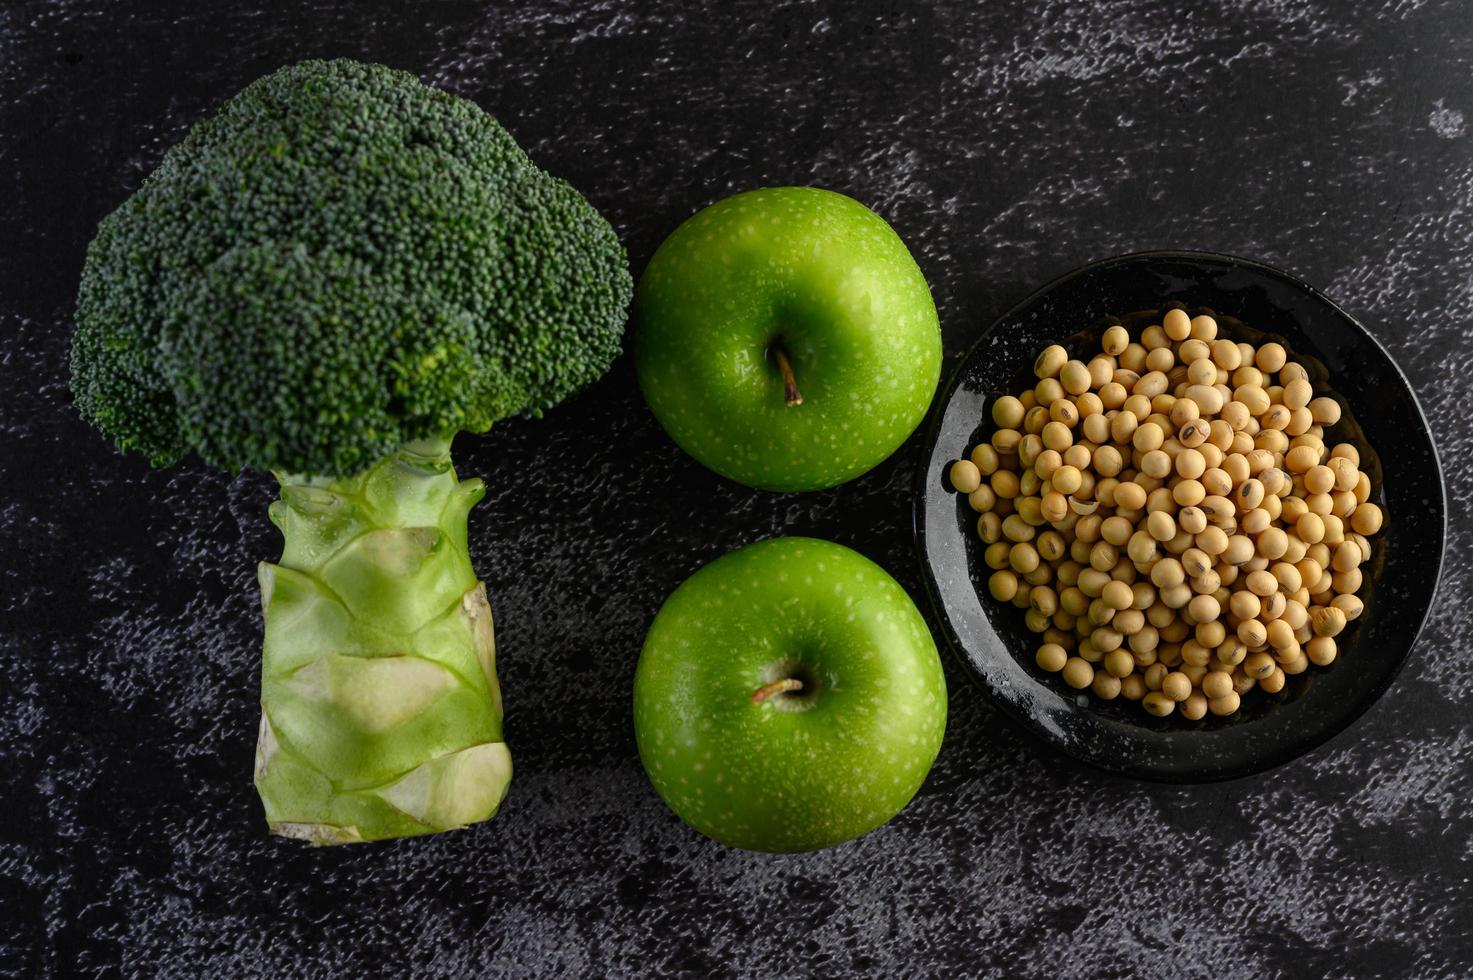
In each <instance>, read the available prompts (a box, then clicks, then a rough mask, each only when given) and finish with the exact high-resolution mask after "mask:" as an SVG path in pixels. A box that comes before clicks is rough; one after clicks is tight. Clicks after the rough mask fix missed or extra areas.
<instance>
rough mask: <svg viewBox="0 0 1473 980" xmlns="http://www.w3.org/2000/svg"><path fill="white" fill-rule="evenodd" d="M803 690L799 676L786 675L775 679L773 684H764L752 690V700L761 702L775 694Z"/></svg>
mask: <svg viewBox="0 0 1473 980" xmlns="http://www.w3.org/2000/svg"><path fill="white" fill-rule="evenodd" d="M801 690H803V682H802V681H800V680H798V678H796V677H784V678H783V679H782V680H780V681H773V682H772V683H771V684H763V685H762V686H761V687H759V688H757V690H755V691H753V692H752V700H753V701H754V702H756V703H758V704H761V703H762V702H763V701H766V700H767V699H768V698H770V697H772V696H773V695H774V694H786V693H787V692H789V691H801Z"/></svg>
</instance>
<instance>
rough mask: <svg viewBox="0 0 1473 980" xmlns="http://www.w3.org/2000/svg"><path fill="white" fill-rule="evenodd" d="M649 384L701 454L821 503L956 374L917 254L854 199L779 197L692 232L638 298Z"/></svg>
mask: <svg viewBox="0 0 1473 980" xmlns="http://www.w3.org/2000/svg"><path fill="white" fill-rule="evenodd" d="M635 321H636V328H635V363H636V368H637V370H638V372H639V384H640V387H641V388H643V389H644V395H645V398H646V399H647V400H648V401H649V404H650V408H651V409H652V410H653V411H654V413H655V417H656V418H657V419H659V420H660V424H661V425H663V426H664V427H665V430H666V431H667V432H669V433H670V436H671V438H673V439H674V440H675V441H676V442H677V443H678V444H679V445H680V446H681V448H683V449H684V450H685V451H686V452H688V453H690V454H691V455H692V456H694V457H695V458H696V459H698V460H700V461H701V462H702V463H704V464H706V465H707V466H709V467H710V468H711V469H713V470H715V471H716V472H717V473H720V474H721V475H722V476H725V477H729V478H730V479H733V480H736V481H737V482H739V483H745V484H747V485H748V486H754V487H761V488H763V489H767V490H820V489H823V488H824V487H831V486H834V485H835V484H838V483H843V482H844V481H845V480H851V479H853V478H854V477H856V476H859V475H860V474H861V473H864V472H866V471H868V470H870V469H872V468H873V467H874V466H875V464H877V463H879V462H880V461H881V460H883V459H884V458H885V457H887V456H889V455H890V454H891V453H892V452H894V451H895V449H896V447H898V446H899V445H900V444H901V443H902V442H904V441H905V439H906V437H907V436H909V435H910V434H911V432H912V431H914V429H915V427H916V425H917V424H919V422H920V421H921V419H922V418H923V417H924V416H925V414H926V409H927V407H928V406H929V405H930V403H931V396H932V395H933V394H934V393H935V391H936V381H937V378H938V376H939V374H940V371H941V329H940V325H939V324H938V322H937V319H936V305H935V303H933V302H932V300H931V291H930V289H929V288H928V287H927V285H926V279H925V277H924V276H923V275H921V270H920V269H919V268H918V267H917V266H916V264H915V260H914V259H912V258H911V256H910V252H908V251H907V250H906V248H905V243H904V242H902V241H901V240H900V237H899V236H898V235H896V234H895V232H894V230H893V229H891V227H890V226H889V225H887V224H886V223H885V221H884V219H883V218H881V217H880V216H879V215H877V214H875V213H874V212H873V211H871V210H870V209H869V208H866V207H865V206H864V205H862V204H860V203H859V202H858V201H855V200H853V199H851V198H848V197H845V196H844V195H842V194H835V193H834V192H832V191H825V190H819V189H818V188H814V187H772V188H766V189H763V190H755V191H749V192H747V193H745V194H738V195H736V196H735V197H729V198H727V199H726V200H724V201H720V202H718V203H716V204H713V205H711V206H710V207H708V208H706V209H705V210H703V211H700V212H699V213H697V214H696V215H695V216H694V217H692V218H690V219H689V220H687V221H686V222H685V223H684V224H682V225H681V226H680V227H679V228H677V229H675V232H674V233H673V234H672V235H671V236H670V237H669V238H667V239H666V240H665V242H664V244H663V245H661V246H660V248H659V249H658V250H657V251H656V252H655V256H654V258H653V259H651V260H650V264H649V266H648V268H646V269H645V271H644V275H643V276H642V277H641V279H640V283H639V289H638V291H637V293H636V296H635Z"/></svg>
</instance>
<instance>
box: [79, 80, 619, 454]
mask: <svg viewBox="0 0 1473 980" xmlns="http://www.w3.org/2000/svg"><path fill="white" fill-rule="evenodd" d="M631 289H632V284H631V281H630V277H629V270H628V265H627V263H626V260H625V257H624V251H623V248H622V247H621V246H620V244H619V241H618V239H617V237H616V236H615V235H614V232H613V229H612V228H610V227H609V225H608V223H607V222H606V221H604V219H603V218H602V217H600V216H599V214H598V212H596V211H595V210H594V209H593V207H592V206H591V205H590V204H589V203H588V202H587V201H585V200H584V199H583V197H582V196H581V195H579V194H578V192H577V191H575V190H573V189H572V188H571V187H569V186H568V185H567V184H566V183H564V182H562V181H560V180H557V179H555V178H552V177H550V176H548V175H547V174H545V173H543V172H542V171H540V170H538V169H537V167H536V166H535V165H534V164H533V163H532V162H531V161H530V160H529V159H528V158H527V156H526V155H525V154H524V153H523V152H522V151H521V149H520V148H518V147H517V145H516V142H515V141H514V140H513V139H512V138H511V136H510V135H509V134H508V133H507V132H506V130H504V129H502V128H501V126H500V125H499V124H498V123H497V122H496V120H494V119H493V118H492V117H491V116H489V115H487V114H486V113H485V112H483V111H482V110H481V109H480V108H479V107H477V106H476V105H474V104H473V103H471V102H467V101H465V100H464V99H460V98H456V97H455V96H452V95H450V94H448V93H446V92H442V91H439V90H437V89H433V88H429V87H428V86H426V85H424V84H422V83H421V82H420V81H419V80H418V79H416V78H414V77H413V76H412V75H409V74H407V73H405V72H399V71H394V70H392V69H389V68H384V67H382V66H378V65H363V64H359V63H356V62H352V61H331V62H323V61H308V62H303V63H302V64H299V65H294V66H291V67H289V68H284V69H282V70H280V71H278V72H276V73H274V74H272V75H268V76H267V77H265V78H262V79H260V80H259V81H257V82H254V83H253V84H251V85H250V86H248V87H247V88H246V89H245V90H244V91H242V92H241V93H240V94H239V95H237V96H236V97H235V98H233V99H231V100H230V101H229V102H227V103H226V104H225V105H224V106H223V107H222V108H221V110H220V112H219V113H218V114H217V115H215V116H214V117H213V118H211V119H208V120H205V121H204V122H202V123H200V124H199V125H197V126H195V127H194V129H193V130H192V131H191V132H190V133H189V135H188V137H186V138H185V140H184V141H183V142H182V143H180V144H179V145H178V146H176V147H174V148H173V149H172V150H170V151H169V152H168V154H166V155H165V157H164V160H163V163H162V164H161V165H160V166H159V168H158V170H157V171H155V172H154V173H153V175H152V176H150V177H149V178H148V179H147V180H146V181H145V182H144V184H143V186H142V187H141V188H139V190H138V192H137V193H135V194H134V195H133V196H132V197H131V198H129V199H128V200H127V201H126V202H124V204H123V205H122V207H120V208H118V210H117V211H115V212H113V213H112V214H111V215H109V216H108V217H107V218H105V219H104V220H103V221H102V223H101V225H100V226H99V228H98V232H97V237H96V238H95V239H94V240H93V242H92V245H91V246H90V248H89V249H88V252H87V262H86V267H85V269H84V270H83V273H82V283H81V288H80V291H79V294H78V299H77V334H76V337H75V340H74V342H73V347H72V390H73V392H74V393H75V395H76V400H77V404H78V406H79V408H80V409H81V411H82V414H83V416H84V417H86V418H87V420H88V421H90V422H92V423H93V424H94V425H96V426H97V427H98V428H99V429H101V430H102V431H103V432H105V433H106V434H107V435H109V436H110V437H112V438H113V439H114V440H115V441H116V442H117V443H118V445H119V446H121V447H123V448H124V449H130V450H136V451H138V452H141V453H143V454H144V455H146V456H147V457H148V458H149V459H150V460H151V461H152V462H153V463H155V464H157V465H164V464H168V463H172V462H174V461H175V460H177V459H179V458H180V457H181V456H183V455H185V454H186V453H188V452H189V451H191V450H197V451H198V452H199V454H200V455H201V456H202V457H203V458H204V459H206V460H207V461H209V462H211V463H214V464H216V465H218V466H223V467H226V468H237V467H240V466H245V465H249V466H255V467H259V468H261V469H267V470H274V471H278V472H290V473H303V474H317V475H324V476H337V475H343V474H346V473H351V472H354V471H356V470H359V469H362V468H363V467H365V466H368V465H369V464H371V463H373V462H375V461H376V460H378V459H380V458H382V457H383V456H385V455H387V454H388V453H390V452H392V451H393V450H394V449H396V448H397V447H399V446H400V445H402V444H404V443H406V442H409V441H412V440H415V439H422V438H427V437H432V436H437V435H443V434H448V433H451V432H454V431H458V430H472V431H479V430H482V429H484V428H486V427H487V426H489V425H490V424H491V423H493V422H495V421H496V420H497V419H501V418H505V417H507V416H509V415H516V414H521V413H527V414H534V415H535V414H540V413H541V412H542V411H543V410H544V409H547V408H551V407H552V406H553V405H555V404H557V403H558V402H559V401H561V400H562V399H563V398H564V397H566V396H567V395H568V394H569V393H571V392H572V391H574V390H575V389H577V388H579V387H581V386H583V385H585V384H587V383H589V382H591V381H593V380H594V379H595V378H597V377H599V376H600V375H601V374H603V372H604V371H605V370H606V369H607V368H608V366H609V363H610V362H611V361H612V360H613V359H614V357H615V356H616V355H617V354H618V352H619V342H620V336H621V334H622V332H623V327H624V317H625V310H626V308H627V306H628V303H629V297H630V292H631Z"/></svg>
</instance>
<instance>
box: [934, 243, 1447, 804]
mask: <svg viewBox="0 0 1473 980" xmlns="http://www.w3.org/2000/svg"><path fill="white" fill-rule="evenodd" d="M1152 259H1161V260H1177V261H1189V262H1208V263H1215V264H1219V265H1225V266H1229V267H1240V268H1244V269H1249V270H1252V271H1254V272H1257V273H1260V274H1264V275H1267V276H1271V277H1273V278H1277V279H1280V280H1282V281H1284V282H1286V283H1287V284H1289V285H1290V286H1292V287H1294V288H1295V289H1297V290H1300V291H1302V292H1304V293H1306V294H1307V295H1309V296H1310V297H1312V298H1313V299H1315V300H1317V301H1318V302H1320V303H1323V304H1324V305H1325V306H1326V307H1328V308H1329V310H1330V311H1331V312H1332V313H1333V314H1335V315H1336V316H1338V317H1340V318H1341V319H1342V320H1344V322H1346V323H1348V324H1349V325H1351V326H1352V327H1354V328H1355V329H1356V330H1357V331H1359V332H1360V334H1361V335H1362V336H1363V337H1365V338H1366V339H1367V340H1369V341H1370V342H1371V344H1372V345H1373V346H1374V347H1375V349H1376V350H1377V351H1378V352H1379V353H1380V354H1381V356H1382V357H1383V358H1384V359H1385V361H1386V363H1387V364H1389V365H1390V366H1391V370H1392V372H1393V373H1394V375H1395V377H1396V378H1397V379H1398V380H1399V381H1400V382H1401V384H1402V385H1403V386H1404V387H1405V389H1406V391H1407V393H1408V394H1409V395H1410V397H1411V403H1412V410H1413V411H1414V412H1415V415H1416V419H1417V421H1418V422H1419V423H1420V425H1421V428H1422V431H1423V432H1425V433H1426V436H1427V445H1428V448H1429V450H1430V451H1431V459H1432V466H1433V469H1434V470H1435V473H1436V477H1437V479H1436V483H1437V490H1436V495H1435V502H1436V503H1437V504H1438V506H1439V507H1440V508H1441V517H1442V519H1441V521H1440V522H1439V523H1438V524H1437V526H1436V530H1437V535H1438V539H1437V545H1436V568H1435V569H1434V571H1433V575H1432V587H1431V589H1430V590H1429V594H1428V598H1427V604H1426V606H1425V608H1424V609H1423V610H1422V614H1421V616H1420V617H1419V618H1418V620H1417V623H1416V628H1415V629H1413V630H1412V631H1411V635H1410V637H1409V638H1408V640H1407V643H1406V648H1405V650H1404V651H1403V652H1402V654H1401V656H1400V657H1399V658H1398V659H1397V661H1396V663H1395V664H1394V665H1393V666H1392V667H1391V669H1390V670H1388V671H1387V672H1386V673H1385V674H1384V676H1383V678H1382V679H1381V680H1380V681H1379V682H1378V683H1377V685H1376V686H1375V687H1374V688H1372V689H1369V690H1368V691H1367V696H1366V697H1364V698H1362V699H1361V700H1360V701H1359V702H1358V703H1357V704H1356V705H1355V706H1354V707H1353V708H1352V710H1350V711H1347V712H1345V713H1344V714H1343V715H1342V716H1340V717H1339V718H1337V719H1336V720H1335V721H1334V722H1333V723H1332V724H1329V725H1327V726H1326V727H1325V728H1324V729H1323V730H1322V731H1320V732H1318V733H1316V734H1315V735H1314V736H1312V737H1310V738H1309V739H1308V740H1305V741H1299V742H1294V743H1291V744H1289V745H1284V746H1279V747H1276V748H1274V749H1272V750H1270V751H1267V752H1264V753H1262V754H1261V755H1259V756H1255V757H1254V758H1253V759H1252V760H1251V761H1249V762H1246V763H1243V764H1240V765H1236V766H1229V767H1224V768H1222V769H1220V770H1216V769H1214V770H1207V771H1202V772H1180V771H1178V772H1165V771H1160V770H1156V769H1152V768H1150V767H1144V766H1139V765H1134V764H1131V763H1114V762H1112V761H1110V760H1107V759H1100V758H1090V757H1086V756H1084V755H1083V754H1080V753H1077V752H1074V751H1072V750H1071V749H1070V748H1069V747H1068V746H1066V745H1064V744H1061V743H1060V741H1059V740H1056V739H1051V738H1046V737H1044V736H1043V735H1042V734H1041V731H1040V726H1039V725H1038V724H1037V723H1036V721H1035V720H1034V719H1032V718H1030V717H1028V716H1027V715H1026V714H1025V713H1024V712H1023V711H1022V710H1021V708H1020V707H1019V706H1018V704H1017V703H1015V702H1014V701H1012V700H1010V699H1008V698H1005V697H1001V696H1000V695H999V694H998V692H996V691H995V690H994V689H993V687H992V685H991V684H989V683H988V682H987V680H986V679H985V678H984V677H983V676H982V673H981V672H980V671H979V670H978V669H977V668H976V667H975V666H974V665H973V663H972V661H971V660H970V658H969V657H968V656H967V655H966V653H965V650H964V646H963V643H962V641H961V639H960V637H959V636H958V635H957V633H956V629H955V627H954V625H953V623H952V619H951V616H950V614H949V613H948V612H947V608H946V603H945V601H944V599H943V598H942V595H941V590H940V587H939V585H938V583H937V582H936V580H935V576H934V575H933V574H932V571H931V563H930V561H929V560H928V554H927V547H926V541H927V530H926V513H925V512H926V497H927V492H928V490H929V489H930V488H931V485H932V483H933V482H934V480H933V474H932V472H931V462H932V457H933V456H934V455H935V452H936V445H937V442H938V441H939V438H940V429H941V423H942V421H943V419H944V416H945V414H946V410H947V407H948V406H949V405H950V404H951V400H952V398H953V397H954V395H955V394H956V390H957V387H958V386H959V384H960V383H961V379H962V377H963V375H964V373H965V371H966V369H967V366H968V365H969V364H971V362H972V359H973V357H974V355H975V354H976V352H977V350H978V349H979V348H980V347H981V346H982V345H983V344H984V343H986V342H987V341H988V339H989V338H991V337H992V335H993V334H994V333H995V332H996V331H997V330H999V329H1000V328H1001V327H1002V325H1003V324H1004V323H1006V322H1008V321H1009V320H1011V319H1013V318H1014V317H1015V316H1016V315H1018V314H1019V313H1020V312H1021V311H1023V310H1024V309H1026V308H1027V307H1028V306H1030V305H1031V304H1033V303H1035V302H1037V301H1038V300H1039V299H1040V298H1041V297H1043V296H1044V295H1045V294H1047V293H1050V292H1052V291H1053V290H1055V289H1057V288H1058V287H1060V286H1062V285H1063V284H1065V283H1067V282H1069V281H1071V280H1073V279H1076V278H1078V277H1080V276H1083V275H1085V274H1087V273H1090V272H1093V271H1095V270H1097V269H1099V268H1101V267H1105V266H1111V265H1116V264H1120V263H1124V262H1127V261H1140V260H1152ZM922 446H923V450H922V453H921V458H920V461H919V464H918V465H917V467H916V473H915V482H914V484H913V489H912V497H911V500H912V503H911V521H912V535H913V542H914V546H915V550H916V558H917V560H918V561H919V563H920V566H921V580H922V582H923V583H924V586H925V591H926V597H927V600H928V602H929V604H930V607H931V611H932V613H933V614H934V615H935V616H936V618H937V620H938V621H939V622H940V624H941V626H942V633H943V637H944V640H945V643H946V646H947V647H948V649H949V650H950V651H951V655H952V657H953V658H954V659H955V660H956V661H957V662H958V664H959V666H960V667H961V668H962V670H963V671H964V672H965V673H966V674H967V675H968V677H969V678H970V679H971V682H972V684H973V685H975V686H976V687H979V688H980V689H981V690H982V692H983V693H984V695H985V696H986V698H987V700H988V702H989V703H990V704H991V705H992V706H993V707H995V708H997V709H999V710H1000V711H1001V712H1002V714H1004V715H1006V716H1007V717H1008V718H1009V719H1010V720H1011V721H1012V722H1013V723H1014V724H1016V725H1018V726H1019V727H1020V728H1022V729H1024V730H1025V731H1027V732H1028V733H1029V735H1030V736H1032V738H1033V740H1034V741H1035V742H1037V743H1040V744H1042V745H1044V746H1046V747H1047V748H1048V750H1049V751H1050V752H1051V753H1053V754H1054V755H1056V756H1063V757H1065V758H1068V759H1071V760H1073V761H1074V762H1076V763H1077V764H1079V765H1083V766H1087V767H1089V768H1092V769H1095V770H1098V771H1101V772H1107V773H1111V774H1113V775H1116V776H1125V777H1129V778H1133V779H1138V780H1142V781H1145V782H1152V783H1165V784H1173V785H1191V784H1206V783H1217V782H1225V781H1228V780H1233V779H1242V778H1245V777H1248V776H1254V775H1259V774H1261V773H1264V772H1267V771H1269V770H1271V769H1275V768H1278V767H1279V766H1282V765H1284V764H1286V763H1288V762H1292V761H1293V760H1295V759H1297V758H1300V757H1301V756H1304V755H1307V754H1309V753H1310V752H1313V751H1315V750H1316V749H1319V748H1321V747H1323V746H1324V745H1326V744H1327V743H1328V742H1330V741H1331V740H1332V739H1334V738H1335V737H1337V736H1339V735H1341V734H1343V733H1344V732H1345V731H1346V730H1347V729H1348V728H1350V726H1351V725H1353V724H1355V722H1357V721H1359V720H1360V719H1361V718H1362V717H1364V716H1365V714H1366V712H1367V711H1369V710H1370V709H1371V707H1372V706H1373V705H1375V704H1376V703H1378V702H1379V701H1380V700H1381V698H1382V697H1383V696H1384V695H1385V694H1386V691H1387V690H1389V689H1390V687H1391V685H1392V684H1393V683H1394V682H1395V681H1396V679H1397V678H1398V677H1399V676H1400V675H1401V672H1402V670H1403V669H1405V667H1406V663H1407V661H1408V660H1409V659H1411V655H1412V651H1413V650H1415V649H1416V646H1417V644H1418V643H1419V642H1420V641H1421V638H1422V633H1423V631H1424V630H1425V629H1426V627H1427V621H1428V619H1429V618H1430V616H1431V614H1432V608H1433V604H1434V602H1435V601H1436V599H1437V594H1438V592H1439V591H1440V590H1441V588H1442V577H1443V572H1444V571H1445V569H1446V565H1447V530H1448V501H1447V478H1446V473H1445V471H1444V468H1443V465H1442V456H1441V454H1440V452H1439V451H1438V447H1437V439H1436V436H1435V433H1434V432H1433V429H1432V426H1431V424H1430V423H1429V422H1428V420H1427V413H1426V411H1425V410H1424V409H1423V408H1422V402H1421V399H1420V398H1418V397H1417V392H1416V389H1415V388H1414V387H1413V386H1412V383H1411V380H1410V379H1409V378H1408V377H1407V375H1406V372H1405V371H1404V370H1402V367H1401V365H1400V364H1398V363H1397V361H1396V358H1394V357H1392V356H1391V352H1390V351H1388V350H1387V349H1386V345H1385V344H1383V343H1382V342H1381V341H1380V340H1379V339H1378V338H1377V337H1376V335H1375V334H1374V333H1372V332H1371V331H1370V330H1367V329H1366V327H1365V324H1363V323H1361V322H1360V320H1358V319H1356V318H1355V317H1354V316H1352V315H1351V314H1350V313H1348V312H1346V310H1345V309H1344V308H1343V307H1341V306H1340V304H1338V303H1336V302H1335V301H1334V300H1332V299H1331V298H1330V297H1329V296H1327V295H1326V294H1325V293H1324V292H1323V291H1321V290H1320V289H1318V288H1317V287H1315V286H1314V285H1312V284H1310V283H1309V282H1306V281H1305V280H1304V279H1302V278H1300V277H1299V276H1297V275H1295V274H1294V273H1291V272H1287V271H1285V270H1283V269H1280V268H1278V267H1276V266H1272V265H1269V264H1268V263H1266V262H1261V261H1258V260H1256V259H1249V258H1244V257H1242V256H1238V255H1231V254H1228V253H1225V252H1215V251H1211V250H1199V249H1171V248H1163V249H1145V250H1141V251H1134V252H1120V253H1116V254H1114V255H1109V256H1106V257H1104V258H1100V259H1094V260H1092V261H1090V262H1086V263H1085V264H1083V265H1080V266H1076V267H1074V268H1072V269H1070V270H1068V271H1067V272H1064V273H1062V274H1060V275H1057V276H1055V277H1053V278H1052V279H1049V280H1048V281H1046V282H1045V283H1043V284H1042V285H1041V286H1039V287H1037V288H1036V289H1033V290H1031V291H1030V292H1029V293H1028V294H1027V295H1026V296H1024V297H1023V299H1021V300H1019V301H1018V302H1017V303H1014V304H1013V305H1012V306H1010V307H1008V309H1007V310H1005V311H1004V312H1002V313H1000V314H998V315H997V316H996V317H994V318H993V320H992V321H991V322H990V323H989V324H988V325H987V326H986V327H985V328H984V329H983V330H982V331H981V332H980V333H978V334H977V336H976V339H975V340H974V341H973V342H972V343H971V344H970V345H969V346H968V347H967V349H966V351H965V352H964V353H963V354H962V355H961V357H960V358H959V359H958V360H957V361H956V363H955V364H954V365H953V367H952V368H951V370H950V371H949V372H948V374H947V376H946V379H945V384H944V385H943V386H942V387H941V388H940V389H939V395H938V397H937V398H935V399H934V400H933V402H932V404H931V408H930V410H929V412H928V418H927V421H926V429H925V439H924V441H923V443H922Z"/></svg>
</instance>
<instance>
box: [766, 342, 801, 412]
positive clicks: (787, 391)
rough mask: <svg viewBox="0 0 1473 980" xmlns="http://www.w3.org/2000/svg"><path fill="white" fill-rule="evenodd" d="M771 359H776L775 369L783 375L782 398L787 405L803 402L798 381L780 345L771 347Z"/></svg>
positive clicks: (786, 353) (786, 354)
mask: <svg viewBox="0 0 1473 980" xmlns="http://www.w3.org/2000/svg"><path fill="white" fill-rule="evenodd" d="M772 357H773V360H775V361H777V369H778V370H779V371H781V372H782V376H783V400H784V401H785V402H787V404H788V406H789V407H792V406H793V405H801V404H803V395H802V394H801V393H800V392H799V391H798V382H797V380H796V379H794V377H793V364H792V362H791V361H789V360H788V352H787V351H785V350H783V349H782V347H780V346H779V347H774V348H773V349H772Z"/></svg>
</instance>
